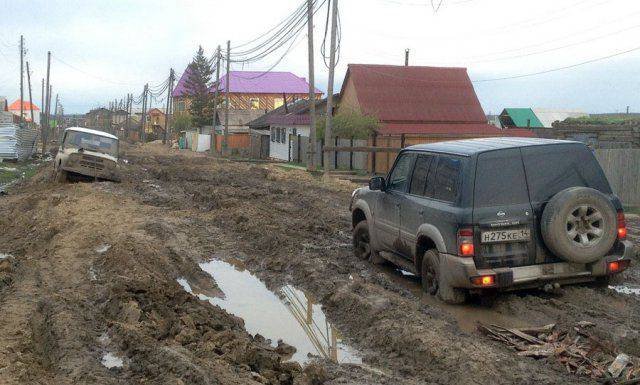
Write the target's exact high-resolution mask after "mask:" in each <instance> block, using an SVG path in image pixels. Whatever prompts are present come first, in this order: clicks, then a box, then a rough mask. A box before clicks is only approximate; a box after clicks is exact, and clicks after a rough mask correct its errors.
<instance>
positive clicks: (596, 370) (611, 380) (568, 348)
mask: <svg viewBox="0 0 640 385" xmlns="http://www.w3.org/2000/svg"><path fill="white" fill-rule="evenodd" d="M592 326H594V324H592V323H590V322H586V321H581V322H578V324H576V325H575V326H574V327H573V328H572V329H570V330H559V329H558V328H556V325H555V324H550V325H546V326H542V327H537V328H524V329H514V328H505V327H502V326H498V325H489V326H487V325H482V324H478V330H479V331H480V332H481V333H482V334H484V335H486V336H488V337H490V338H492V339H494V340H496V341H500V342H503V343H505V344H507V345H509V346H511V347H513V348H514V349H515V350H517V354H518V355H519V356H524V357H533V358H536V359H541V358H548V357H553V358H555V359H556V360H557V361H558V362H560V363H561V364H562V365H564V366H565V367H566V368H567V371H568V372H570V373H574V374H577V375H583V376H589V377H591V378H594V379H597V380H599V381H600V382H602V383H604V384H624V385H631V384H640V361H639V360H638V358H636V357H630V356H628V355H626V354H624V353H619V352H617V349H616V347H615V346H613V345H612V344H611V343H608V342H605V341H601V340H599V339H597V338H596V337H594V336H593V335H591V334H590V333H589V332H588V328H589V327H592Z"/></svg>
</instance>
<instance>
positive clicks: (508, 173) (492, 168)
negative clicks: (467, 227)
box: [473, 149, 529, 207]
mask: <svg viewBox="0 0 640 385" xmlns="http://www.w3.org/2000/svg"><path fill="white" fill-rule="evenodd" d="M528 202H529V194H528V192H527V182H526V180H525V175H524V168H523V167H522V157H521V155H520V150H519V149H509V150H500V151H490V152H485V153H482V154H480V155H479V156H478V163H477V166H476V182H475V193H474V194H473V204H474V206H475V207H491V206H504V205H511V204H521V203H528Z"/></svg>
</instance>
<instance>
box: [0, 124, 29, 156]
mask: <svg viewBox="0 0 640 385" xmlns="http://www.w3.org/2000/svg"><path fill="white" fill-rule="evenodd" d="M37 140H38V130H37V129H35V128H32V127H29V126H18V125H16V124H9V125H3V126H0V158H2V159H17V160H24V159H26V158H28V157H30V156H31V155H32V154H33V153H34V152H35V151H36V148H37Z"/></svg>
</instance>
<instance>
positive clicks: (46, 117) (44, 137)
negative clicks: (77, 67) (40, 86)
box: [42, 51, 51, 156]
mask: <svg viewBox="0 0 640 385" xmlns="http://www.w3.org/2000/svg"><path fill="white" fill-rule="evenodd" d="M50 73H51V51H48V52H47V81H46V84H45V87H46V88H45V99H44V100H45V108H44V125H43V126H42V155H43V156H44V154H45V152H46V151H47V139H48V138H47V137H48V135H49V128H48V126H49V101H50V99H51V96H50V91H51V87H50V84H49V75H50Z"/></svg>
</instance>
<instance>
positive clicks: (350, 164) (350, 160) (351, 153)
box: [349, 136, 353, 170]
mask: <svg viewBox="0 0 640 385" xmlns="http://www.w3.org/2000/svg"><path fill="white" fill-rule="evenodd" d="M350 145H351V147H353V136H352V137H351V143H350ZM349 170H353V150H351V151H349Z"/></svg>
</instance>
